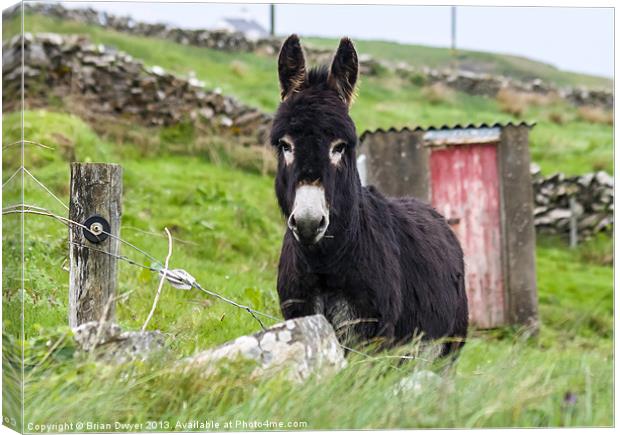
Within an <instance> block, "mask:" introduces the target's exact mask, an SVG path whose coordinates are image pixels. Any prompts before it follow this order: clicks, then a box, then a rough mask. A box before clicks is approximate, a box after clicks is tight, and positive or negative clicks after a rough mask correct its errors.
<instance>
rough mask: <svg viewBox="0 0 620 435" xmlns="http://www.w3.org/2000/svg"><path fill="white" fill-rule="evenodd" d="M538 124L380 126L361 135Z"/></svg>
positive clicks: (533, 123)
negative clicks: (385, 127)
mask: <svg viewBox="0 0 620 435" xmlns="http://www.w3.org/2000/svg"><path fill="white" fill-rule="evenodd" d="M535 125H536V123H535V122H525V121H521V122H518V123H515V122H512V121H510V122H496V123H494V124H487V123H485V122H483V123H481V124H473V123H472V124H455V125H447V124H444V125H442V126H439V127H437V126H434V125H431V126H429V127H421V126H417V127H407V126H405V127H401V128H396V127H390V128H388V129H387V130H386V129H383V128H378V129H376V130H366V131H364V132H363V133H362V134H361V136H360V142H361V141H363V140H364V139H365V138H366V136H368V135H373V134H376V133H402V132H412V131H425V132H428V131H442V130H473V129H489V128H502V127H508V126H512V127H521V126H527V127H529V128H532V127H534V126H535Z"/></svg>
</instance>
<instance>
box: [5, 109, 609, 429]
mask: <svg viewBox="0 0 620 435" xmlns="http://www.w3.org/2000/svg"><path fill="white" fill-rule="evenodd" d="M17 116H18V115H17V114H13V115H9V116H8V117H5V120H4V125H5V131H4V132H3V135H4V137H5V140H6V138H8V137H12V136H13V135H14V134H15V131H12V130H11V128H10V126H11V125H12V124H13V125H14V123H15V121H16V120H17V119H18V118H17ZM25 125H26V137H29V138H30V139H31V140H34V141H40V142H43V143H45V144H47V145H50V146H53V147H54V148H55V149H54V150H45V149H40V148H36V147H35V148H28V152H27V155H26V163H27V166H28V167H29V168H30V170H31V171H32V173H33V174H34V175H35V176H36V177H37V178H39V179H40V180H45V182H46V184H47V185H48V186H49V187H50V188H52V189H53V190H54V192H57V193H58V194H59V195H60V196H61V198H62V199H63V200H65V201H67V200H68V198H67V195H68V192H67V186H68V181H69V179H68V177H69V174H68V162H67V161H66V160H65V159H64V158H63V153H62V152H61V150H62V149H63V147H64V148H66V147H67V146H68V145H67V143H69V144H78V143H79V144H80V146H79V147H77V146H76V147H75V150H74V151H75V158H76V159H77V160H83V161H98V160H105V161H120V162H122V164H123V167H124V185H125V191H124V204H123V205H124V213H123V229H122V237H124V238H126V239H127V240H128V241H130V242H132V243H134V244H136V245H137V246H139V247H141V248H143V249H145V250H146V251H147V252H150V253H151V254H153V255H154V256H155V257H156V258H163V256H164V255H165V252H166V249H167V247H166V241H165V238H164V237H163V233H162V230H163V228H164V227H168V228H170V229H171V230H172V232H173V235H174V237H175V242H174V254H173V257H172V262H171V267H182V268H185V269H187V270H188V271H190V273H192V274H193V275H194V276H195V277H196V278H197V279H198V281H199V282H200V283H202V284H203V285H204V286H205V287H207V288H210V289H213V290H215V291H218V292H220V293H222V294H225V295H227V296H229V297H231V298H233V299H236V300H238V301H242V302H245V303H249V304H251V305H252V306H254V307H255V308H258V309H261V310H263V311H266V312H267V313H270V314H272V315H276V316H279V313H278V310H277V296H276V293H275V290H274V288H275V277H276V262H277V257H278V250H279V242H280V237H281V234H282V231H283V223H282V219H281V218H280V216H279V213H278V211H277V208H276V203H275V199H274V196H273V193H272V180H271V178H270V177H268V176H262V175H259V174H255V173H251V172H247V171H240V170H236V169H233V168H230V167H227V166H218V165H214V164H212V163H210V162H208V161H207V160H206V159H205V158H204V157H201V156H199V155H196V156H191V155H185V156H182V155H181V156H180V155H172V154H166V153H163V154H162V155H158V156H153V157H149V156H141V155H139V154H135V155H133V156H131V155H128V154H127V151H126V150H127V148H132V147H133V145H132V144H131V143H124V144H116V143H111V142H107V141H106V140H104V139H101V138H100V137H98V136H97V135H96V134H95V133H94V132H93V131H92V130H91V129H90V127H89V126H87V125H86V124H84V123H83V122H82V121H81V120H79V118H77V117H74V116H70V115H65V114H59V113H53V112H48V111H31V112H26V115H25ZM59 138H62V140H60V139H59ZM69 146H71V145H69ZM133 148H135V147H133ZM120 156H122V158H121V157H120ZM4 163H5V165H6V166H10V163H11V162H10V161H7V160H6V159H5V162H4ZM9 175H10V174H8V173H7V172H6V169H5V179H6V178H8V176H9ZM149 180H157V183H153V182H150V181H149ZM11 186H12V184H9V185H7V189H9V190H8V191H7V192H8V193H9V194H10V189H11ZM25 201H26V203H29V204H36V205H40V206H43V207H46V208H49V209H52V210H55V211H56V212H57V213H59V214H63V213H64V211H63V209H62V207H61V206H60V205H59V204H57V203H56V202H55V201H54V200H53V199H50V198H49V197H48V196H47V195H46V193H45V192H43V191H42V190H41V189H40V188H39V187H38V186H37V185H36V184H35V183H34V182H30V181H29V182H27V183H26V191H25ZM26 232H27V234H28V237H27V239H26V247H25V252H26V268H27V270H28V275H27V283H26V293H25V295H24V298H25V302H26V303H25V307H26V312H25V321H26V323H25V333H26V379H27V381H26V384H25V397H26V422H31V423H35V424H41V423H45V422H50V421H78V420H80V421H86V420H91V421H96V422H101V423H108V422H115V421H119V422H125V423H135V424H137V423H141V422H142V423H143V422H146V421H153V420H156V421H162V422H167V424H168V427H170V428H174V427H175V426H176V424H177V422H187V421H189V420H192V419H195V418H197V417H198V416H204V417H205V418H207V417H208V418H213V419H214V420H217V421H219V422H221V423H222V424H223V422H226V421H228V420H231V419H232V420H255V419H256V420H265V419H267V420H278V421H279V420H282V421H293V420H294V421H304V422H306V423H307V425H308V426H307V427H306V428H309V429H322V428H389V427H490V426H493V427H500V426H501V427H506V426H571V425H580V426H584V425H585V426H601V425H603V426H607V425H611V424H612V408H611V407H612V370H613V361H612V340H611V338H612V332H613V331H612V315H613V311H612V304H613V299H612V275H613V271H612V268H611V267H610V266H609V265H608V264H609V263H608V259H605V258H603V256H604V255H609V252H610V249H611V242H610V241H609V240H606V239H600V240H594V241H592V242H590V243H588V244H586V245H583V246H582V247H581V248H580V249H578V250H575V251H569V250H567V249H566V246H565V242H564V241H562V240H554V239H542V240H540V241H539V243H538V249H537V256H538V261H537V273H538V283H539V296H540V314H541V331H540V334H539V336H538V337H536V338H526V337H523V336H522V335H521V334H520V332H519V331H515V330H511V329H501V330H495V331H492V332H483V331H478V332H474V333H473V336H472V338H471V340H470V341H469V343H468V344H467V346H466V347H465V349H464V351H463V353H462V355H461V357H460V359H459V361H458V364H457V365H456V367H455V369H454V370H453V371H451V372H449V373H448V374H446V375H444V376H443V377H442V382H441V385H440V387H438V388H437V389H431V390H429V391H428V392H425V393H424V394H423V395H416V394H413V393H395V392H394V389H395V386H396V385H397V384H398V382H399V380H400V379H401V378H402V377H404V376H406V375H407V374H408V373H411V372H413V371H415V370H419V369H422V368H432V369H438V367H437V366H438V365H441V363H435V365H432V366H431V367H428V363H425V362H422V361H420V362H417V363H413V362H412V363H410V364H407V365H404V366H402V367H399V368H394V367H393V366H392V364H391V363H390V361H391V360H390V359H382V358H377V359H366V358H362V357H352V358H351V360H350V364H349V366H348V367H347V368H346V369H345V370H343V371H342V372H341V373H339V374H337V375H335V376H330V377H327V378H324V379H321V380H313V381H311V382H307V383H306V384H304V385H302V386H299V385H292V384H289V383H287V382H285V381H284V380H282V379H279V378H276V379H263V380H253V379H251V378H250V377H249V376H248V372H247V370H246V369H245V366H242V367H236V366H235V367H223V368H222V372H221V373H219V374H218V375H217V376H212V377H207V378H205V377H203V376H201V375H200V374H198V373H193V374H192V373H189V374H183V375H181V374H178V373H174V372H172V371H171V370H170V369H169V368H167V367H168V366H166V363H167V361H166V360H161V361H157V362H153V363H149V364H144V363H136V364H130V365H129V366H124V367H119V368H110V367H102V366H101V365H98V364H94V363H93V362H91V361H81V362H80V361H78V362H76V361H75V360H73V359H72V357H71V355H72V345H71V344H70V341H69V340H68V339H67V337H66V335H65V334H66V333H67V329H66V327H63V326H62V325H64V323H65V320H66V313H67V301H66V294H67V291H68V289H67V281H68V274H67V272H66V270H64V269H63V267H62V266H63V259H64V258H66V256H67V242H66V234H67V230H66V228H65V227H64V226H62V225H61V224H59V223H56V222H54V221H50V220H48V219H47V218H43V217H38V216H26ZM4 249H5V251H4V257H5V258H9V259H11V258H12V259H16V258H17V249H18V247H17V246H16V245H11V244H8V246H7V243H6V240H5V248H4ZM123 254H125V255H127V256H129V257H131V258H134V259H136V260H138V261H142V262H143V264H145V265H148V264H150V263H149V262H148V260H146V259H144V258H141V257H140V255H139V254H138V253H135V252H131V251H128V250H127V249H123ZM13 261H15V260H13ZM7 266H8V267H7V268H5V270H7V269H8V270H11V264H8V265H7ZM12 266H13V267H15V266H16V265H15V264H12ZM559 274H561V279H559V278H558V276H559ZM12 282H15V281H11V276H10V275H9V276H7V275H6V273H5V286H4V293H3V296H4V313H5V315H4V330H5V332H9V333H10V332H17V330H16V328H17V326H18V324H19V319H18V318H17V317H16V314H17V313H18V312H19V305H20V304H21V301H20V299H19V297H18V294H17V292H16V288H15V285H11V283H12ZM119 286H120V287H119V292H120V293H127V294H126V296H125V297H123V298H122V299H121V301H120V302H119V304H118V319H119V321H120V323H121V324H122V325H123V326H124V327H127V328H138V327H140V326H141V324H142V322H143V321H144V319H145V317H146V315H147V313H148V311H149V308H150V305H151V302H152V298H153V296H154V292H155V290H156V287H157V277H156V276H153V275H152V274H151V273H149V272H143V271H141V270H140V269H136V268H135V267H132V266H130V265H127V264H125V263H122V262H121V263H120V272H119ZM150 327H151V328H153V329H155V328H158V329H161V330H162V331H163V332H165V333H166V334H167V336H168V337H169V339H168V340H169V344H170V346H171V347H172V348H173V349H174V350H175V352H176V355H177V357H181V356H184V355H190V354H192V353H194V352H195V351H197V350H199V349H204V348H207V347H209V346H212V345H214V344H218V343H222V342H224V341H226V340H229V339H231V338H234V337H236V336H238V335H240V334H247V333H250V332H253V331H256V330H257V325H256V323H254V321H253V319H252V318H251V317H249V316H248V315H247V313H245V312H241V311H239V310H236V309H234V308H233V307H230V306H228V305H225V304H223V303H221V302H218V301H216V300H212V299H210V298H208V297H206V296H205V295H204V294H201V293H198V292H194V291H191V292H185V291H179V290H175V289H173V288H171V287H166V288H165V290H164V292H163V295H162V299H161V301H160V303H159V307H158V309H157V311H156V314H155V316H154V318H153V320H152V323H151V325H150ZM5 339H10V337H9V338H7V337H6V336H5ZM59 343H60V344H59ZM53 346H56V347H53ZM85 379H88V381H85ZM334 397H338V398H339V399H338V403H339V404H341V405H340V406H336V407H335V406H334V402H333V399H334ZM575 397H576V401H574V400H573V398H575ZM5 403H8V404H9V405H10V403H11V401H8V402H6V401H5ZM9 405H7V406H8V407H5V410H4V412H5V415H15V414H14V413H15V411H16V410H15V409H11V408H10V406H9ZM201 418H202V417H201ZM164 424H166V423H164Z"/></svg>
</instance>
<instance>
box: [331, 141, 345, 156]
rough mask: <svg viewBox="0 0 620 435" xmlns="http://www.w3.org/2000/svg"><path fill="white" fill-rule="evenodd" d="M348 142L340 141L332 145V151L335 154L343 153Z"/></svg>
mask: <svg viewBox="0 0 620 435" xmlns="http://www.w3.org/2000/svg"><path fill="white" fill-rule="evenodd" d="M346 146H347V144H346V143H345V142H338V143H337V144H335V145H334V146H333V147H332V153H334V154H342V153H343V152H344V149H345V148H346Z"/></svg>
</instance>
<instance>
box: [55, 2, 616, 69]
mask: <svg viewBox="0 0 620 435" xmlns="http://www.w3.org/2000/svg"><path fill="white" fill-rule="evenodd" d="M65 5H66V6H69V7H86V6H90V7H93V8H95V9H100V10H105V11H108V12H112V13H114V14H119V15H130V16H132V17H134V18H135V19H137V20H140V21H146V22H164V23H168V24H172V25H175V26H179V27H186V28H209V27H213V26H214V25H215V24H216V23H217V22H218V21H219V20H220V19H221V18H223V17H236V16H242V15H244V16H249V17H252V18H254V19H255V20H256V21H258V22H259V23H260V24H262V25H263V26H264V27H265V28H267V29H268V28H269V27H268V26H269V6H268V5H267V4H246V5H243V4H230V3H229V4H213V3H211V4H208V3H184V4H179V3H159V4H158V3H149V4H144V3H142V4H141V3H137V2H136V3H132V2H121V3H107V2H84V3H67V4H65ZM613 24H614V15H613V9H612V8H585V7H583V8H575V7H564V8H559V7H555V8H553V7H473V6H458V7H457V47H458V48H462V49H471V50H481V51H492V52H499V53H507V54H516V55H522V56H526V57H529V58H532V59H535V60H540V61H543V62H547V63H550V64H552V65H555V66H557V67H558V68H560V69H563V70H568V71H576V72H583V73H589V74H594V75H602V76H607V77H613V73H614V62H613V55H614V52H613V44H614V33H613V32H614V26H613ZM276 33H277V34H280V35H287V34H290V33H298V34H299V35H301V36H304V35H306V36H329V37H341V36H345V35H346V36H349V37H352V38H360V39H382V40H389V41H397V42H405V43H414V44H422V45H432V46H439V47H448V46H450V7H449V6H388V5H292V4H289V5H276Z"/></svg>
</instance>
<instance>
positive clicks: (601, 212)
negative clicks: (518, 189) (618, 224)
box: [532, 165, 614, 239]
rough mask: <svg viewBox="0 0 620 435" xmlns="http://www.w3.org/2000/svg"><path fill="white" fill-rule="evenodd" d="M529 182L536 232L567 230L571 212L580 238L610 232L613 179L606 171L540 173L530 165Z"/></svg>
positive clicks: (556, 232)
mask: <svg viewBox="0 0 620 435" xmlns="http://www.w3.org/2000/svg"><path fill="white" fill-rule="evenodd" d="M532 182H533V185H534V207H535V208H534V224H535V225H536V229H537V230H538V231H539V232H542V233H552V234H568V233H569V231H570V221H571V216H573V215H574V219H576V222H577V229H578V232H577V233H578V236H579V238H580V239H587V238H589V237H590V236H592V235H593V234H595V233H599V232H609V233H611V231H612V229H613V219H614V179H613V177H612V176H610V175H609V174H607V173H606V172H603V171H600V172H593V173H589V174H585V175H579V176H573V177H567V176H565V175H564V174H562V173H558V174H554V175H552V176H549V177H543V176H541V175H540V171H539V169H538V168H537V167H536V166H535V165H533V168H532ZM571 198H573V204H572V207H571Z"/></svg>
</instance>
